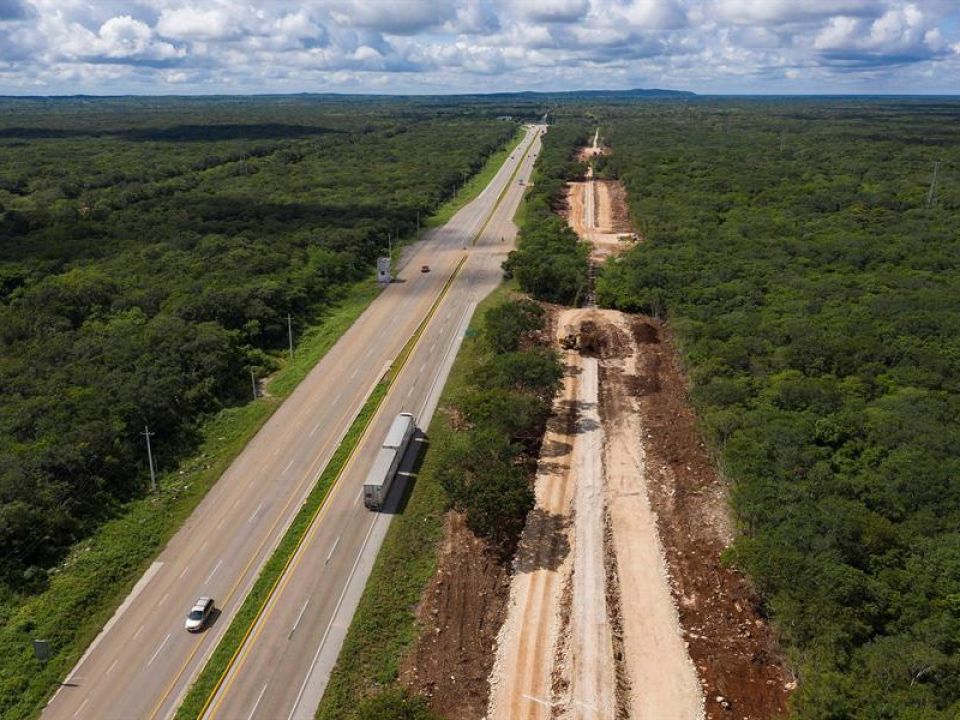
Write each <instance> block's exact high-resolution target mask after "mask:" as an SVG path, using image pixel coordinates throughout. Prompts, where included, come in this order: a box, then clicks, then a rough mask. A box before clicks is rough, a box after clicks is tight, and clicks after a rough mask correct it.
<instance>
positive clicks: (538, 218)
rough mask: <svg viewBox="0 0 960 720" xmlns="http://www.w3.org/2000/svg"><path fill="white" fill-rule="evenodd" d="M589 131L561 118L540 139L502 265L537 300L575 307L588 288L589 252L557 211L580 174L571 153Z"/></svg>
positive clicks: (578, 121)
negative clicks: (512, 247) (510, 248)
mask: <svg viewBox="0 0 960 720" xmlns="http://www.w3.org/2000/svg"><path fill="white" fill-rule="evenodd" d="M589 132H590V130H589V127H588V126H587V124H586V123H584V122H581V121H580V120H578V119H573V118H565V119H564V120H563V121H561V122H560V123H559V124H558V125H556V126H551V128H550V131H549V132H548V133H547V134H546V135H544V136H543V145H542V149H541V151H540V157H538V158H537V165H536V169H535V171H534V176H533V179H532V185H533V187H532V188H530V190H529V191H528V192H527V195H526V198H525V200H524V204H523V216H522V218H521V219H520V220H519V222H520V234H519V236H518V238H517V249H516V250H514V251H513V252H511V253H510V256H509V258H508V259H507V262H506V263H504V271H505V272H506V273H507V275H508V276H512V277H516V279H517V282H518V283H519V285H520V287H521V288H522V289H523V290H525V291H526V292H528V293H530V294H531V295H532V296H533V297H535V298H537V299H538V300H546V301H548V302H556V303H567V304H572V305H576V304H579V302H580V301H582V300H583V298H584V295H585V292H586V289H587V275H588V272H587V257H588V255H589V254H590V251H589V248H588V247H587V245H586V244H585V243H582V242H580V239H579V238H578V237H577V234H576V233H575V232H574V231H573V230H572V229H571V228H570V226H569V225H568V224H567V221H566V220H564V218H563V217H562V216H561V215H560V214H558V213H557V212H556V211H557V210H558V209H559V208H560V206H561V203H563V202H564V194H565V192H566V187H567V182H568V181H570V180H576V179H577V178H579V177H580V176H581V175H583V172H584V165H583V164H582V163H580V162H578V161H577V160H576V153H577V151H578V150H579V149H580V148H581V147H582V146H583V145H585V144H586V143H587V140H588V137H589Z"/></svg>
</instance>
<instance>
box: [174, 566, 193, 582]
mask: <svg viewBox="0 0 960 720" xmlns="http://www.w3.org/2000/svg"><path fill="white" fill-rule="evenodd" d="M189 569H190V566H189V565H187V566H186V567H185V568H184V569H183V572H182V573H180V576H179V577H178V578H177V580H183V576H184V575H186V574H187V570H189Z"/></svg>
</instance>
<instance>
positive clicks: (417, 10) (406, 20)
mask: <svg viewBox="0 0 960 720" xmlns="http://www.w3.org/2000/svg"><path fill="white" fill-rule="evenodd" d="M327 7H328V8H329V10H330V13H331V16H332V17H333V18H334V20H335V21H336V22H338V23H339V24H341V25H346V26H351V27H361V28H365V29H368V30H375V31H377V32H383V33H389V34H396V35H409V34H413V33H417V32H420V31H422V30H427V29H429V28H433V27H436V26H438V25H442V24H443V23H444V22H446V21H448V20H450V19H452V18H454V17H455V16H456V6H455V4H454V3H453V2H449V1H448V0H419V1H418V2H397V0H334V1H333V2H330V3H328V4H327Z"/></svg>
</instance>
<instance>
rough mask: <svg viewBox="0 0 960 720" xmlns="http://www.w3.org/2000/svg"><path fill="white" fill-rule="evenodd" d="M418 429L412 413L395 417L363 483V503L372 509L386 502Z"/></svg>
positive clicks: (378, 507) (380, 506)
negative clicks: (401, 462) (411, 440)
mask: <svg viewBox="0 0 960 720" xmlns="http://www.w3.org/2000/svg"><path fill="white" fill-rule="evenodd" d="M416 429H417V425H416V423H415V422H414V420H413V415H411V414H410V413H400V414H399V415H397V417H395V418H394V420H393V424H392V425H391V426H390V431H389V432H388V433H387V437H386V439H385V440H384V441H383V445H382V446H381V448H380V450H379V451H378V452H377V457H376V458H374V460H373V467H371V468H370V472H369V473H367V479H366V480H365V481H364V483H363V504H364V505H366V506H367V507H368V508H370V509H371V510H379V509H380V508H382V507H383V503H384V502H386V499H387V495H389V494H390V487H391V486H392V485H393V480H394V478H395V477H396V475H397V469H398V468H399V467H400V461H401V460H403V456H404V454H406V452H407V448H408V447H409V445H410V439H411V438H412V437H413V433H414V431H415V430H416Z"/></svg>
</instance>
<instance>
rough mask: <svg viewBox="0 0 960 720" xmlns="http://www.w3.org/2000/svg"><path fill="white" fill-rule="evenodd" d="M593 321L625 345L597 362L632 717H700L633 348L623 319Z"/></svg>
mask: <svg viewBox="0 0 960 720" xmlns="http://www.w3.org/2000/svg"><path fill="white" fill-rule="evenodd" d="M598 316H599V317H598ZM592 317H593V319H596V320H601V318H602V320H606V321H607V322H608V323H610V324H611V325H615V326H616V327H618V328H619V329H620V331H621V332H620V334H619V336H620V337H622V338H628V339H629V343H628V348H629V354H627V355H626V357H623V358H620V359H616V358H608V359H605V360H604V361H603V362H604V364H605V365H606V367H607V372H606V373H605V374H604V381H605V383H606V387H605V392H604V394H603V399H602V402H603V403H604V408H603V409H604V433H605V436H606V444H605V446H604V465H605V469H606V474H607V493H608V501H607V502H608V507H609V510H610V522H611V526H612V531H613V533H612V534H613V546H614V550H615V553H616V562H617V573H618V576H619V579H620V610H621V623H622V627H623V644H624V650H625V653H624V654H625V660H626V669H627V674H628V676H629V678H630V681H631V692H630V697H629V707H630V717H631V718H634V720H693V719H694V718H702V717H703V715H704V712H703V697H702V693H701V689H700V682H699V680H698V678H697V673H696V670H695V669H694V666H693V662H692V661H691V659H690V656H689V653H688V652H687V647H686V643H685V642H684V640H683V637H682V635H681V629H680V620H679V617H678V615H677V609H676V607H675V606H674V602H673V597H672V594H671V591H670V581H669V576H668V573H667V567H666V562H665V558H664V553H663V548H662V546H661V544H660V539H659V536H658V533H657V520H656V516H655V515H654V513H653V512H652V511H651V509H650V502H649V500H648V490H647V482H646V468H645V464H644V454H643V448H642V446H641V444H640V437H641V432H642V428H641V425H640V416H639V412H638V410H637V408H636V400H635V399H634V398H633V397H632V396H631V395H632V393H630V390H629V388H628V387H627V386H626V384H627V383H626V379H627V378H628V377H636V376H637V357H638V348H637V347H636V343H635V340H634V338H633V335H632V333H631V331H630V326H629V324H628V319H627V317H626V316H624V315H623V314H622V313H619V312H614V311H596V312H595V314H594V315H593V316H592Z"/></svg>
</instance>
